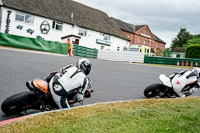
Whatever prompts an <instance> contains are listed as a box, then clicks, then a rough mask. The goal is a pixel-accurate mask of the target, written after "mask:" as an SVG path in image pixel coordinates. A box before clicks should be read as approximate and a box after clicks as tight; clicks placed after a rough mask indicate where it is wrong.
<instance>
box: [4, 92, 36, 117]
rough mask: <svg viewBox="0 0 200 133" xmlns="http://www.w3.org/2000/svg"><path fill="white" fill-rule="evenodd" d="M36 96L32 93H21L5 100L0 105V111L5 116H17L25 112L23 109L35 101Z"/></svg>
mask: <svg viewBox="0 0 200 133" xmlns="http://www.w3.org/2000/svg"><path fill="white" fill-rule="evenodd" d="M37 99H38V98H37V95H36V94H34V93H33V92H21V93H18V94H14V95H12V96H10V97H8V98H6V99H5V100H4V101H3V103H2V104H1V110H2V112H4V113H5V114H8V115H10V114H17V113H20V112H22V111H25V108H24V107H27V106H30V105H32V104H33V103H34V102H36V101H37Z"/></svg>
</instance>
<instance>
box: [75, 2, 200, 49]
mask: <svg viewBox="0 0 200 133" xmlns="http://www.w3.org/2000/svg"><path fill="white" fill-rule="evenodd" d="M75 1H77V2H80V3H82V4H85V5H88V6H90V7H93V8H96V9H99V10H101V11H103V12H105V13H107V14H108V16H110V17H115V18H117V19H120V20H122V21H125V22H128V23H131V24H135V25H143V24H147V25H148V26H149V28H150V29H151V31H152V32H153V33H154V34H156V35H157V36H158V37H159V38H161V39H162V40H163V41H165V42H166V43H167V45H166V47H169V46H170V44H171V41H172V39H173V38H175V37H176V35H177V34H178V32H179V30H180V28H181V27H182V28H186V29H187V31H189V32H190V33H191V34H200V1H199V0H75Z"/></svg>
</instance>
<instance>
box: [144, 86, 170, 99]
mask: <svg viewBox="0 0 200 133" xmlns="http://www.w3.org/2000/svg"><path fill="white" fill-rule="evenodd" d="M165 89H166V87H165V86H164V85H163V84H161V83H155V84H151V85H149V86H148V87H147V88H146V89H145V90H144V96H145V97H146V98H155V97H165V94H164V92H163V91H164V90H165Z"/></svg>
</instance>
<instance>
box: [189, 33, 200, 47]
mask: <svg viewBox="0 0 200 133" xmlns="http://www.w3.org/2000/svg"><path fill="white" fill-rule="evenodd" d="M190 44H200V34H199V35H193V38H192V39H190V40H188V45H190Z"/></svg>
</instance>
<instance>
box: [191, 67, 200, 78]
mask: <svg viewBox="0 0 200 133" xmlns="http://www.w3.org/2000/svg"><path fill="white" fill-rule="evenodd" d="M192 72H194V73H195V74H196V75H197V77H198V78H199V76H200V68H197V67H194V68H193V69H192Z"/></svg>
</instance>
